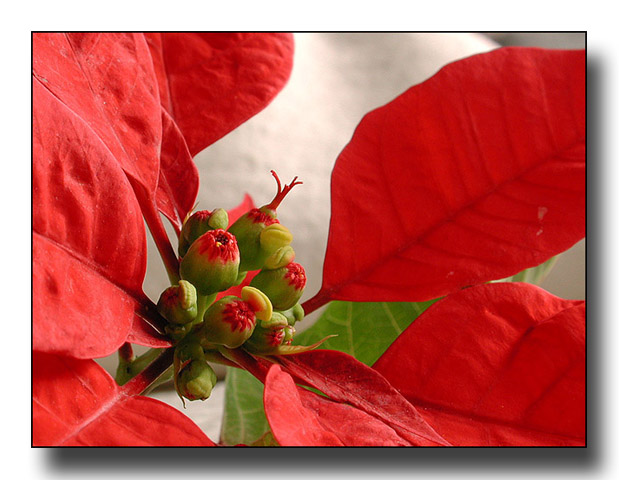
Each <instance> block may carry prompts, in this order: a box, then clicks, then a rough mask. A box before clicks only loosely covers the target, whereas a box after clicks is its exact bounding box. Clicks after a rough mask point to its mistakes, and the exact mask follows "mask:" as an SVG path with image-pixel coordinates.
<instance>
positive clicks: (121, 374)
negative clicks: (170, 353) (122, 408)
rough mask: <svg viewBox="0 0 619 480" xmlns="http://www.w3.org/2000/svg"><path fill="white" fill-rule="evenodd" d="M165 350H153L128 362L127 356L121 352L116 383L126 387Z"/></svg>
mask: <svg viewBox="0 0 619 480" xmlns="http://www.w3.org/2000/svg"><path fill="white" fill-rule="evenodd" d="M163 350H164V349H163V348H151V349H149V350H148V351H147V352H145V353H144V354H142V355H140V356H139V357H137V358H133V359H132V360H129V361H128V360H127V358H125V357H126V356H125V355H124V354H123V352H121V351H120V350H119V354H118V356H119V359H118V368H117V369H116V383H117V384H118V385H124V384H126V383H127V382H128V381H129V380H131V379H132V378H133V377H135V376H136V375H138V374H139V373H140V372H142V370H144V369H145V368H146V367H147V366H148V365H149V364H150V363H151V362H152V361H153V360H155V358H157V357H158V356H159V355H160V354H161V352H163Z"/></svg>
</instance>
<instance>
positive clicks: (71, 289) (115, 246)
mask: <svg viewBox="0 0 619 480" xmlns="http://www.w3.org/2000/svg"><path fill="white" fill-rule="evenodd" d="M33 101H34V104H35V106H36V108H35V109H34V111H33V174H32V193H33V223H32V230H33V347H34V349H35V350H41V351H48V352H58V353H65V354H69V355H73V356H76V357H80V358H92V357H98V356H104V355H107V354H109V353H111V352H113V351H114V350H116V349H117V348H118V347H119V346H120V345H122V343H123V342H124V341H125V338H126V336H127V333H128V332H129V329H130V327H131V323H132V321H133V315H134V310H136V309H137V308H140V307H141V305H142V304H143V303H145V302H147V299H146V297H145V296H144V294H143V293H142V290H141V286H142V281H143V279H144V273H145V271H146V237H145V232H144V224H143V221H142V216H141V213H140V207H139V205H138V202H137V201H136V198H135V195H134V193H133V190H132V188H131V185H130V183H129V181H128V180H127V177H126V176H125V174H124V173H123V171H122V169H121V168H120V166H119V164H118V162H117V161H116V159H115V158H114V157H113V156H112V155H111V153H110V151H109V149H108V148H107V147H106V146H105V145H104V144H103V142H102V141H101V140H100V139H99V137H97V136H96V135H95V134H94V132H93V130H92V129H91V128H89V125H88V124H87V123H85V122H84V121H83V120H82V119H81V118H80V117H78V116H77V115H75V114H74V113H73V112H72V111H71V110H70V109H69V108H68V107H67V106H66V105H65V104H63V103H62V102H60V101H59V100H58V98H57V97H55V96H54V95H52V94H51V93H50V92H49V90H47V89H45V88H44V87H43V86H42V84H41V83H40V82H39V81H37V80H34V82H33ZM58 132H62V135H59V134H58ZM99 212H100V213H99ZM110 239H113V241H110Z"/></svg>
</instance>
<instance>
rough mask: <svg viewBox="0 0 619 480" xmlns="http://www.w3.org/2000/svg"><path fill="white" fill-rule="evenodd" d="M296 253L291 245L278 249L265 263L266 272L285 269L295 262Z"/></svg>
mask: <svg viewBox="0 0 619 480" xmlns="http://www.w3.org/2000/svg"><path fill="white" fill-rule="evenodd" d="M294 257H295V253H294V250H293V248H292V247H291V246H290V245H286V246H285V247H280V248H278V249H277V250H276V251H275V253H273V254H272V255H270V256H269V257H267V259H266V260H265V262H264V267H263V268H264V270H276V269H278V268H281V267H285V266H286V265H288V264H289V263H290V262H292V261H293V260H294Z"/></svg>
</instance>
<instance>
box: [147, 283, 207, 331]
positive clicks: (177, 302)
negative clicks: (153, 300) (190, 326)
mask: <svg viewBox="0 0 619 480" xmlns="http://www.w3.org/2000/svg"><path fill="white" fill-rule="evenodd" d="M157 310H158V311H159V313H160V314H161V316H162V317H163V318H165V319H166V320H167V321H168V322H170V323H174V324H179V325H185V324H186V323H189V322H192V321H193V320H194V319H195V318H196V315H197V314H198V294H197V292H196V289H195V287H194V286H193V285H192V284H191V283H189V282H187V281H185V280H180V281H179V282H178V285H176V286H173V287H168V288H166V289H165V290H164V291H163V293H162V294H161V296H160V297H159V301H158V302H157Z"/></svg>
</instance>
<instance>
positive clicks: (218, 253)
mask: <svg viewBox="0 0 619 480" xmlns="http://www.w3.org/2000/svg"><path fill="white" fill-rule="evenodd" d="M198 242H199V244H198V245H199V247H198V248H199V252H200V255H204V254H205V253H206V254H208V258H209V260H211V261H214V260H216V259H220V260H221V261H223V262H229V261H235V260H236V259H237V258H238V256H239V246H238V244H237V243H236V238H235V237H234V235H232V234H231V233H228V232H226V231H225V230H222V229H221V228H220V229H217V230H209V231H208V232H206V233H205V234H204V235H202V236H201V237H200V238H198V240H196V243H198Z"/></svg>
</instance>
